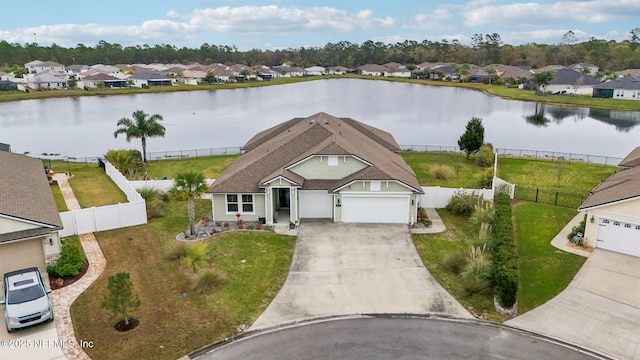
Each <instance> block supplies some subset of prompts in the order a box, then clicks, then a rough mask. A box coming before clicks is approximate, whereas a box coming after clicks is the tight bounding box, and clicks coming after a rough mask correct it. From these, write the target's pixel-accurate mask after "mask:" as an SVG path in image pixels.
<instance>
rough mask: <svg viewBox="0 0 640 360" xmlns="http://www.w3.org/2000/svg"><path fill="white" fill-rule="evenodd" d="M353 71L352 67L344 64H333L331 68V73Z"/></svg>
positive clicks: (339, 73)
mask: <svg viewBox="0 0 640 360" xmlns="http://www.w3.org/2000/svg"><path fill="white" fill-rule="evenodd" d="M349 72H351V69H349V68H347V67H344V66H332V67H330V68H329V75H344V74H346V73H349Z"/></svg>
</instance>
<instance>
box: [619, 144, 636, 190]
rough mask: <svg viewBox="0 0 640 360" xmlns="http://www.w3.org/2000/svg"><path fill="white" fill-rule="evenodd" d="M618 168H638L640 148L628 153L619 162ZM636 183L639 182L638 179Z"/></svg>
mask: <svg viewBox="0 0 640 360" xmlns="http://www.w3.org/2000/svg"><path fill="white" fill-rule="evenodd" d="M618 166H622V167H626V168H632V167H636V166H640V146H638V147H636V148H635V149H633V151H631V152H630V153H629V155H627V156H625V157H624V159H622V161H620V163H619V164H618ZM638 181H640V179H638Z"/></svg>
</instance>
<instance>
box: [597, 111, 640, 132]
mask: <svg viewBox="0 0 640 360" xmlns="http://www.w3.org/2000/svg"><path fill="white" fill-rule="evenodd" d="M589 116H590V117H592V118H594V119H596V120H598V121H602V122H604V123H607V124H610V125H613V126H615V127H616V130H618V131H621V132H629V131H631V129H633V128H634V127H635V126H636V125H638V123H640V113H637V112H631V111H616V110H607V109H589Z"/></svg>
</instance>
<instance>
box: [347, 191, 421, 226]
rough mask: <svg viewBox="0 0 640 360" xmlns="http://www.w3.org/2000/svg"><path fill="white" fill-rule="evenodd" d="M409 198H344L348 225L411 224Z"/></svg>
mask: <svg viewBox="0 0 640 360" xmlns="http://www.w3.org/2000/svg"><path fill="white" fill-rule="evenodd" d="M408 216H409V197H408V196H346V195H345V196H343V197H342V221H343V222H346V223H359V222H360V223H395V224H398V223H399V224H407V223H409V218H408Z"/></svg>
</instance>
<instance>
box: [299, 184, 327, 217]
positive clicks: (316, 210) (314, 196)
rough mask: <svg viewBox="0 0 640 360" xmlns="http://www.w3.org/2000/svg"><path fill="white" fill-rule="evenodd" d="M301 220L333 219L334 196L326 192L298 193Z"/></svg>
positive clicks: (306, 191)
mask: <svg viewBox="0 0 640 360" xmlns="http://www.w3.org/2000/svg"><path fill="white" fill-rule="evenodd" d="M298 200H299V205H298V206H299V209H300V218H301V219H304V218H307V219H309V218H312V219H313V218H316V219H318V218H324V219H331V218H333V195H330V194H329V193H328V192H327V191H326V190H300V191H298Z"/></svg>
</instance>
